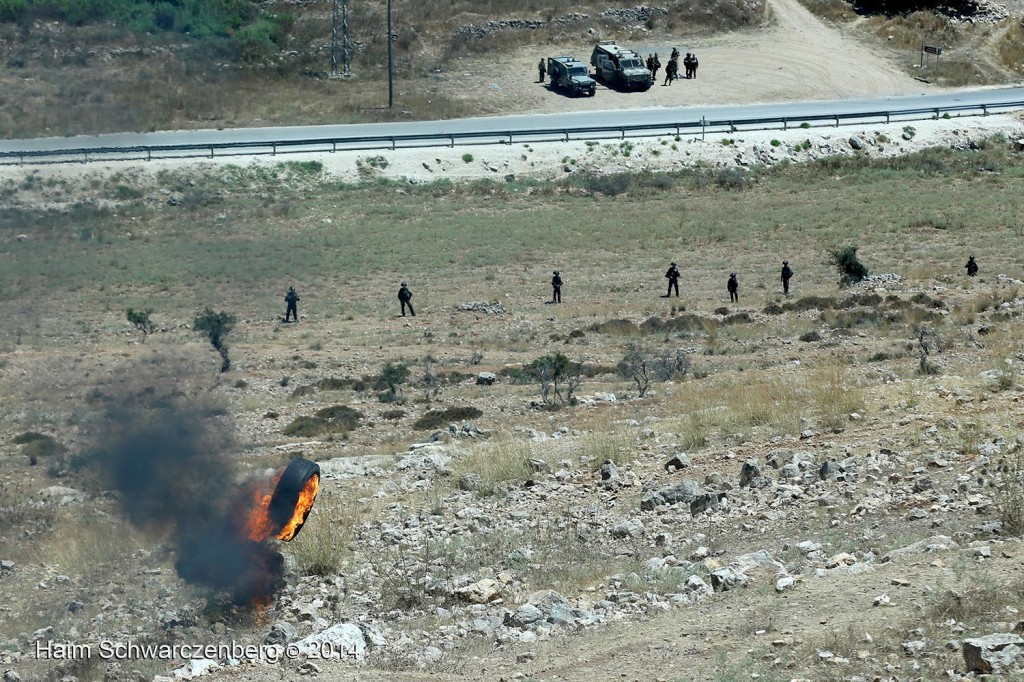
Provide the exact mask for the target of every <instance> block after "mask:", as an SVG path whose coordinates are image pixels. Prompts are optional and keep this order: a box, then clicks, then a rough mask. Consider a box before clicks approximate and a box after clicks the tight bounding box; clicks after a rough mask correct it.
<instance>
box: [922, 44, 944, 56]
mask: <svg viewBox="0 0 1024 682" xmlns="http://www.w3.org/2000/svg"><path fill="white" fill-rule="evenodd" d="M924 51H925V52H927V53H928V54H933V55H935V56H936V57H937V56H939V55H940V54H942V48H941V47H935V46H934V45H925V46H924Z"/></svg>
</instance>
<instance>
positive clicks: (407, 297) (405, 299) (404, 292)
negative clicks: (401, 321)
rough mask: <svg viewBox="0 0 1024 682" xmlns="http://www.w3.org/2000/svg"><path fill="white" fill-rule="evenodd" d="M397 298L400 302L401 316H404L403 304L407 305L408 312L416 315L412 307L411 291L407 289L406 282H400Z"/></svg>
mask: <svg viewBox="0 0 1024 682" xmlns="http://www.w3.org/2000/svg"><path fill="white" fill-rule="evenodd" d="M398 300H399V301H400V302H401V304H402V317H405V306H409V314H410V315H412V316H413V317H416V311H415V310H413V309H412V292H411V291H410V290H409V284H408V282H402V287H401V288H400V289H399V290H398Z"/></svg>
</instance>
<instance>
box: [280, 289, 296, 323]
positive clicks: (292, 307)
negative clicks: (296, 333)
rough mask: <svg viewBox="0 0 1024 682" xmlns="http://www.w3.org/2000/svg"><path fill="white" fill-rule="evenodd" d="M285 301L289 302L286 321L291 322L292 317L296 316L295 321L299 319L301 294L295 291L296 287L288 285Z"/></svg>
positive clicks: (285, 313) (285, 312) (285, 314)
mask: <svg viewBox="0 0 1024 682" xmlns="http://www.w3.org/2000/svg"><path fill="white" fill-rule="evenodd" d="M284 302H285V303H286V304H287V306H288V307H287V308H286V309H285V311H284V321H285V322H290V321H291V318H292V317H294V318H295V321H296V322H298V321H299V295H298V294H297V293H295V287H288V293H287V294H285V295H284Z"/></svg>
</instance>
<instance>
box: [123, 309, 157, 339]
mask: <svg viewBox="0 0 1024 682" xmlns="http://www.w3.org/2000/svg"><path fill="white" fill-rule="evenodd" d="M152 314H153V309H152V308H146V309H145V310H135V309H134V308H129V309H128V312H127V313H126V316H127V318H128V322H129V324H131V325H132V326H133V327H135V328H136V329H138V330H139V331H140V332H142V343H146V337H147V336H149V335H150V334H152V333H153V320H152V319H150V317H149V316H150V315H152Z"/></svg>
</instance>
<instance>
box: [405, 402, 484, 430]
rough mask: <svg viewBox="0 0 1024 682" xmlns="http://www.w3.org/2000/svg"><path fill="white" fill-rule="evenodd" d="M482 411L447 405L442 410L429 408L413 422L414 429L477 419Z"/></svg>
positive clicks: (431, 427) (432, 427)
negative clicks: (447, 406)
mask: <svg viewBox="0 0 1024 682" xmlns="http://www.w3.org/2000/svg"><path fill="white" fill-rule="evenodd" d="M483 414H484V413H483V412H481V411H480V410H479V409H477V408H475V407H472V406H470V407H449V408H447V409H444V410H430V411H429V412H427V413H426V414H424V415H423V416H422V417H420V418H419V419H417V420H416V421H415V422H413V428H416V429H439V428H441V427H443V426H447V425H448V424H451V423H452V422H460V421H465V420H467V419H477V418H478V417H482V416H483Z"/></svg>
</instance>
